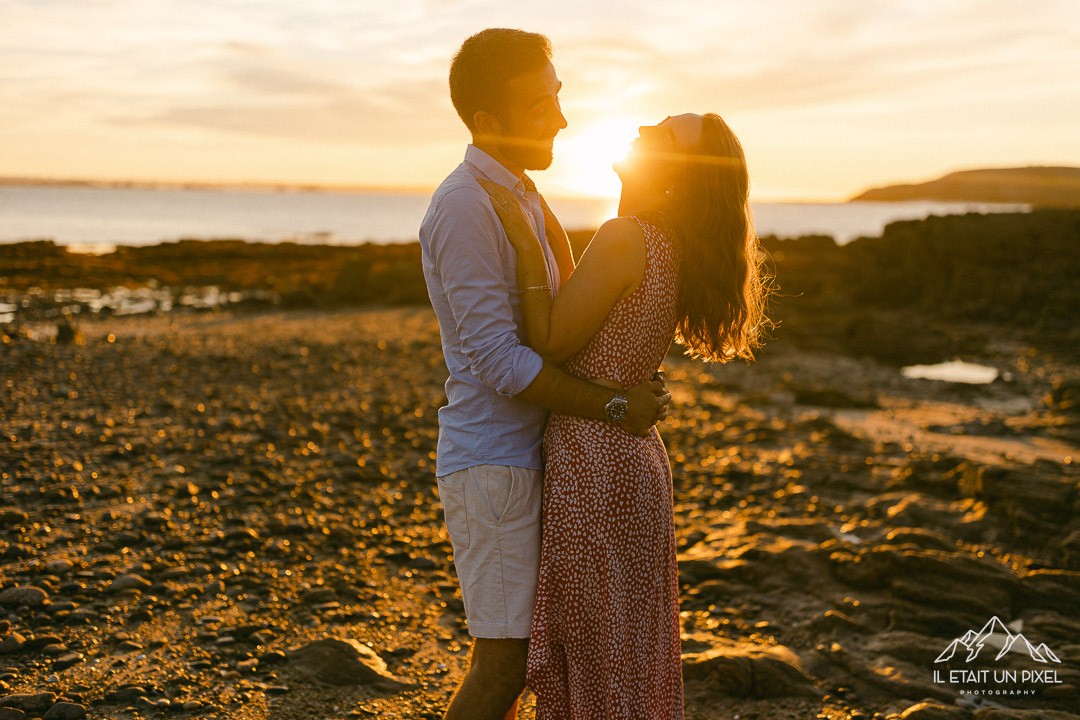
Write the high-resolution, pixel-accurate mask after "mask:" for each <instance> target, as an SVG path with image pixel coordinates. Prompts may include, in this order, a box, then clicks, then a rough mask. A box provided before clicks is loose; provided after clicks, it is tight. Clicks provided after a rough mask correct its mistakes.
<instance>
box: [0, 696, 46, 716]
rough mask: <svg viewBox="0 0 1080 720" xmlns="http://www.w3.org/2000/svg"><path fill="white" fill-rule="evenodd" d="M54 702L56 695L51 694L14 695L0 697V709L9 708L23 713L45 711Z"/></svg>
mask: <svg viewBox="0 0 1080 720" xmlns="http://www.w3.org/2000/svg"><path fill="white" fill-rule="evenodd" d="M54 702H56V695H54V694H52V693H51V692H40V693H16V694H15V695H7V696H5V697H0V707H10V708H15V709H16V710H23V711H25V712H34V711H41V710H45V709H46V708H48V707H51V706H52V704H53V703H54Z"/></svg>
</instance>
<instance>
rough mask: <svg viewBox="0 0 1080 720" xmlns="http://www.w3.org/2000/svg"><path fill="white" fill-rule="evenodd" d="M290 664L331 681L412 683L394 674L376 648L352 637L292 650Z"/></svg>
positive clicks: (315, 643)
mask: <svg viewBox="0 0 1080 720" xmlns="http://www.w3.org/2000/svg"><path fill="white" fill-rule="evenodd" d="M288 657H289V664H290V665H291V666H292V667H293V668H295V669H296V670H298V671H299V672H301V673H302V674H304V675H307V676H309V677H312V678H314V679H316V680H320V681H322V682H326V683H329V684H331V685H367V684H373V683H374V684H378V685H382V686H386V687H392V688H400V687H405V686H407V685H411V683H409V682H405V681H402V680H400V679H399V678H396V677H394V676H393V675H391V674H390V672H389V671H387V669H386V663H385V662H383V660H382V658H380V657H379V656H378V655H377V654H376V653H375V651H374V650H372V649H371V648H369V647H368V646H367V645H364V644H362V643H359V642H357V641H355V640H351V639H345V640H342V639H337V638H327V639H324V640H316V641H315V642H313V643H309V644H307V645H305V646H303V647H301V648H299V649H296V650H293V651H291V652H290V653H289V655H288Z"/></svg>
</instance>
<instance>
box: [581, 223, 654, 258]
mask: <svg viewBox="0 0 1080 720" xmlns="http://www.w3.org/2000/svg"><path fill="white" fill-rule="evenodd" d="M644 243H645V234H644V233H643V232H642V230H641V225H640V224H639V223H638V221H637V220H636V219H635V218H633V217H629V216H624V217H617V218H612V219H611V220H608V221H607V222H605V223H604V224H603V225H601V226H600V229H599V230H597V231H596V234H595V235H593V239H592V242H590V243H589V247H590V248H591V247H593V245H596V246H597V248H598V249H599V248H604V249H606V250H614V251H626V250H631V249H633V248H635V247H639V246H642V245H644Z"/></svg>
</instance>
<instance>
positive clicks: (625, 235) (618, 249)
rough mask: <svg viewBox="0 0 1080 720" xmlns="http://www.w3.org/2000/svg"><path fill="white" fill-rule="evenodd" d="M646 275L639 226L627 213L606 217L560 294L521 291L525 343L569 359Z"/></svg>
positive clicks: (557, 358) (553, 358)
mask: <svg viewBox="0 0 1080 720" xmlns="http://www.w3.org/2000/svg"><path fill="white" fill-rule="evenodd" d="M644 274H645V237H644V235H643V234H642V232H641V226H640V225H638V224H637V222H635V221H634V220H633V219H631V218H615V219H614V220H609V221H607V222H606V223H604V224H603V225H602V226H601V227H600V229H599V230H597V231H596V235H594V236H593V238H592V240H591V241H590V242H589V246H588V248H586V250H585V253H584V254H583V255H582V256H581V262H580V263H578V265H577V267H576V268H575V269H574V272H573V274H572V275H571V276H570V277H569V279H567V280H566V282H564V283H563V286H562V289H561V290H560V291H559V295H558V297H556V298H555V299H554V300H553V299H552V298H551V296H550V294H549V293H541V292H528V293H526V294H525V295H524V296H522V299H521V300H522V310H523V313H524V315H525V326H526V344H527V345H529V346H530V347H531V348H532V349H533V350H536V352H538V353H540V355H541V356H543V357H544V358H545V359H546V360H550V361H552V362H557V363H561V362H563V361H565V360H567V359H568V358H569V357H570V356H571V355H573V354H574V353H576V352H577V351H578V350H580V349H581V348H583V347H585V345H586V344H587V343H588V342H589V340H591V339H592V337H593V335H595V334H596V332H597V331H598V330H599V329H600V327H601V326H602V325H603V324H604V320H606V319H607V316H608V314H609V313H610V312H611V308H612V307H613V306H614V305H615V303H617V302H618V301H619V300H622V299H623V298H624V297H626V296H627V295H629V294H630V293H632V292H633V291H634V290H635V289H636V288H637V286H638V284H639V283H640V282H641V278H642V276H644ZM533 295H536V296H541V297H530V296H533ZM543 296H546V297H543ZM545 311H546V312H545ZM545 315H546V317H545Z"/></svg>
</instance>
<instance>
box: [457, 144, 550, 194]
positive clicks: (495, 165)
mask: <svg viewBox="0 0 1080 720" xmlns="http://www.w3.org/2000/svg"><path fill="white" fill-rule="evenodd" d="M465 162H467V163H469V164H470V165H472V166H473V167H474V168H475V169H476V170H478V171H479V172H481V173H482V174H483V175H485V176H486V177H487V178H488V179H489V180H491V181H492V182H496V183H498V184H500V185H502V186H503V187H504V188H506V189H508V190H513V191H515V192H517V193H524V192H525V190H526V189H532V190H535V189H536V186H535V185H533V184H532V180H527V178H528V176H523V177H524V178H525V179H523V178H519V177H518V176H517V175H515V174H514V173H512V172H510V171H509V170H507V169H506V168H505V167H504V166H503V165H502V163H500V162H499V161H498V160H496V159H495V158H493V157H491V156H490V155H488V154H487V153H486V152H484V151H483V150H481V149H480V148H478V147H476V146H475V145H469V147H468V148H466V149H465ZM530 186H531V187H530Z"/></svg>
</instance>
